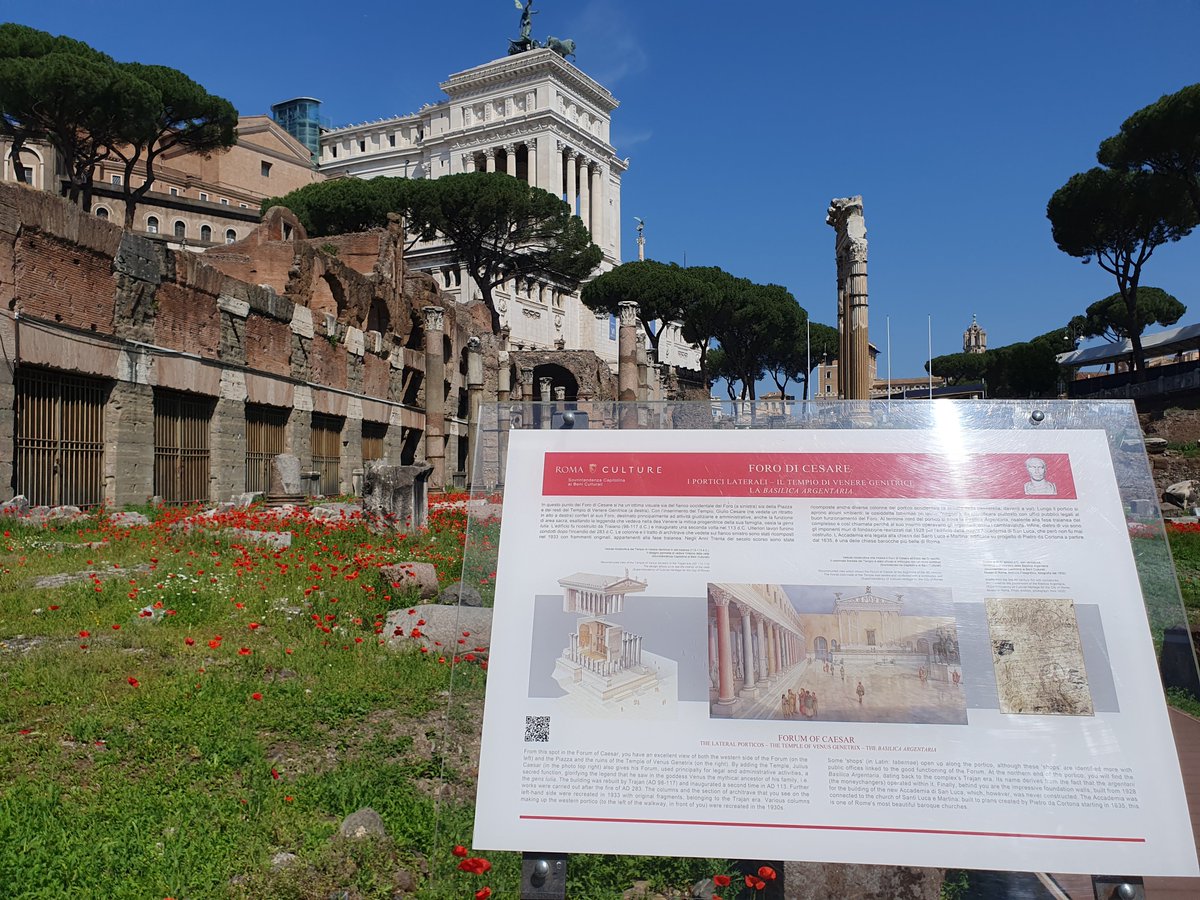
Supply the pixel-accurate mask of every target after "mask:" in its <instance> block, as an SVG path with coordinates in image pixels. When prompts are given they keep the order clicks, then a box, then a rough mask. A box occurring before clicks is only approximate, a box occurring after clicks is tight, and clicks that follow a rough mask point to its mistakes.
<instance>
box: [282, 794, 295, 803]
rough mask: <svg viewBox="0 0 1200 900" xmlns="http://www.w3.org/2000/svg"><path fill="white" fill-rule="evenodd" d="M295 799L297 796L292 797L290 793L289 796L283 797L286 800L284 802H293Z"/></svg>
mask: <svg viewBox="0 0 1200 900" xmlns="http://www.w3.org/2000/svg"><path fill="white" fill-rule="evenodd" d="M294 799H296V798H295V797H292V796H290V795H289V796H287V797H284V798H283V800H284V802H285V803H291V802H292V801H293V800H294Z"/></svg>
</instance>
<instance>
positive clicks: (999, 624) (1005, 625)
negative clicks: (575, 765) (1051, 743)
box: [987, 598, 1095, 716]
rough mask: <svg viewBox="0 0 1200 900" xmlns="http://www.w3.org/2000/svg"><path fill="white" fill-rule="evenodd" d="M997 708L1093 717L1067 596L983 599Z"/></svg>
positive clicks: (1077, 637) (1077, 636) (1018, 713)
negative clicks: (996, 692)
mask: <svg viewBox="0 0 1200 900" xmlns="http://www.w3.org/2000/svg"><path fill="white" fill-rule="evenodd" d="M987 621H988V634H989V635H990V638H991V642H992V663H993V664H994V665H995V667H996V688H997V690H998V692H999V695H1000V711H1001V712H1002V713H1009V714H1015V715H1043V716H1045V715H1056V716H1091V715H1095V710H1094V708H1093V705H1092V696H1091V693H1090V692H1089V691H1088V682H1087V671H1086V669H1085V668H1084V664H1083V645H1082V643H1081V642H1080V639H1079V626H1078V624H1077V623H1076V620H1075V604H1074V603H1073V602H1072V601H1071V600H1054V599H1019V600H1018V599H1002V598H989V599H988V600H987Z"/></svg>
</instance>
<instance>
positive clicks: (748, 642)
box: [741, 606, 758, 697]
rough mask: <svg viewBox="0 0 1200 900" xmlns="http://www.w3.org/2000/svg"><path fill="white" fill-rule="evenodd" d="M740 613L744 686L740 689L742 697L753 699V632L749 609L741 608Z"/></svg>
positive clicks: (756, 692)
mask: <svg viewBox="0 0 1200 900" xmlns="http://www.w3.org/2000/svg"><path fill="white" fill-rule="evenodd" d="M741 613H742V670H743V672H744V673H745V678H744V681H745V685H744V686H743V688H742V696H743V697H754V696H756V695H757V694H758V691H756V690H755V689H754V684H755V682H756V680H757V679H756V678H755V677H754V676H755V673H754V668H755V666H754V632H753V623H752V622H751V621H750V607H748V606H743V607H742V608H741Z"/></svg>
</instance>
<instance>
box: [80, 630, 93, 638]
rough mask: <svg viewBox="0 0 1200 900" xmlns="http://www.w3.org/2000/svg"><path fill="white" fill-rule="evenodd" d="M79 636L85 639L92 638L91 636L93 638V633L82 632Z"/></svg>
mask: <svg viewBox="0 0 1200 900" xmlns="http://www.w3.org/2000/svg"><path fill="white" fill-rule="evenodd" d="M79 636H80V637H81V638H85V637H91V636H92V633H91V632H90V631H81V632H79Z"/></svg>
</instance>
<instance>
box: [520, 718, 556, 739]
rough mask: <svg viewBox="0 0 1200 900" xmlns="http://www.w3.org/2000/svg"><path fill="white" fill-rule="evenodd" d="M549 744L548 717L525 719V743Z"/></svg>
mask: <svg viewBox="0 0 1200 900" xmlns="http://www.w3.org/2000/svg"><path fill="white" fill-rule="evenodd" d="M549 742H550V717H549V716H526V717H525V743H527V744H548V743H549Z"/></svg>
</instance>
